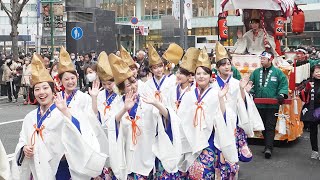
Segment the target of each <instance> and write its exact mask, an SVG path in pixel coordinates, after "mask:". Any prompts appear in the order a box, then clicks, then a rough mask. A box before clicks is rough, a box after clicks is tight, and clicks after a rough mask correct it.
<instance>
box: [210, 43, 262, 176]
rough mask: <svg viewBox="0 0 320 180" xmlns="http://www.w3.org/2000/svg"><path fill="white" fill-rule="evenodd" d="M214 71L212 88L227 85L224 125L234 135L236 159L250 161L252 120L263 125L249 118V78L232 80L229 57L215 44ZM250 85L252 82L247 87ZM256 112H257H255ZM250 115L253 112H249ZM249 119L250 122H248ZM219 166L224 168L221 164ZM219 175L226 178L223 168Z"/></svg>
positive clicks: (250, 101) (217, 88) (250, 100)
mask: <svg viewBox="0 0 320 180" xmlns="http://www.w3.org/2000/svg"><path fill="white" fill-rule="evenodd" d="M215 52H216V62H217V64H216V69H217V71H218V74H217V76H216V81H215V82H214V83H213V88H214V89H215V90H219V89H221V88H223V87H224V86H225V85H226V84H228V85H229V91H228V93H227V95H226V98H225V99H224V102H225V106H226V115H225V119H226V123H227V127H228V128H229V130H230V131H231V132H235V133H234V143H235V144H236V146H237V149H238V157H239V160H240V161H242V162H249V161H251V159H252V153H251V151H250V149H249V147H248V144H247V135H248V136H249V137H252V136H253V135H254V132H253V127H254V125H253V122H252V121H253V120H254V121H257V122H258V121H259V120H260V124H262V127H263V123H262V120H261V118H260V116H256V117H254V118H252V116H249V111H247V107H248V104H249V105H252V104H254V102H253V100H252V99H251V98H250V97H249V96H248V94H247V93H246V86H247V85H248V83H249V78H248V77H245V78H242V79H241V80H240V81H239V80H237V79H235V78H233V76H232V70H231V61H230V59H229V55H228V53H227V51H226V50H225V48H224V47H223V46H222V45H221V44H220V43H219V42H216V51H215ZM250 84H251V85H252V82H250V83H249V85H248V86H250ZM256 111H257V110H256ZM250 113H251V114H252V113H253V111H251V112H250ZM249 117H251V119H252V121H250V119H249ZM221 166H223V167H224V166H226V165H224V164H221ZM219 170H220V174H221V176H222V177H228V176H229V175H228V173H229V172H227V171H225V170H224V168H220V169H219Z"/></svg>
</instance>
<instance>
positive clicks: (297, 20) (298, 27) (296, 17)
mask: <svg viewBox="0 0 320 180" xmlns="http://www.w3.org/2000/svg"><path fill="white" fill-rule="evenodd" d="M304 23H305V18H304V12H303V11H302V10H301V9H299V10H297V11H294V12H293V15H292V20H291V28H292V32H293V33H295V34H301V33H303V31H304Z"/></svg>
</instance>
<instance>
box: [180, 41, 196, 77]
mask: <svg viewBox="0 0 320 180" xmlns="http://www.w3.org/2000/svg"><path fill="white" fill-rule="evenodd" d="M199 54H200V50H199V49H198V48H195V47H190V48H189V49H187V51H186V53H185V54H184V56H183V58H182V61H181V64H180V67H181V68H183V69H185V70H187V71H189V72H191V73H194V72H195V70H196V63H197V61H198V57H199Z"/></svg>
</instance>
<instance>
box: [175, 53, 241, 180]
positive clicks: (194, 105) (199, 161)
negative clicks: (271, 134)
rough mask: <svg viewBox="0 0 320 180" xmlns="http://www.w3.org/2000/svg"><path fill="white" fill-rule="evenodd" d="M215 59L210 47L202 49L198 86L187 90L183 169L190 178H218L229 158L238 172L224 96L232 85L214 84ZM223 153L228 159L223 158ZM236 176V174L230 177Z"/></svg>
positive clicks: (183, 117)
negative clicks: (211, 59) (212, 84)
mask: <svg viewBox="0 0 320 180" xmlns="http://www.w3.org/2000/svg"><path fill="white" fill-rule="evenodd" d="M210 68H211V63H210V61H209V57H208V54H207V52H206V50H205V49H204V50H202V51H201V53H200V55H199V57H198V61H197V63H196V70H195V81H196V83H197V85H198V86H197V87H195V88H193V89H192V90H191V91H189V92H187V93H186V94H185V97H184V98H183V99H182V101H181V103H180V106H179V109H178V116H179V118H180V119H181V125H180V133H181V144H182V154H183V157H182V158H181V160H180V163H179V170H180V171H182V172H187V177H185V178H186V179H194V180H196V179H214V178H215V171H216V169H217V168H219V167H218V164H219V162H223V161H228V162H230V164H232V166H230V167H227V168H229V169H228V170H229V171H231V172H234V173H233V174H232V176H234V175H235V174H236V172H237V169H238V167H237V165H236V164H235V163H236V162H238V155H237V149H236V146H235V143H234V141H233V140H232V139H234V138H233V137H234V136H233V132H230V131H229V130H228V128H227V125H226V123H225V120H224V114H225V104H224V101H223V98H224V96H225V95H226V93H227V92H228V86H225V87H224V88H223V89H221V90H219V91H216V90H214V89H213V88H212V87H211V86H210V77H211V74H212V71H211V69H210ZM221 152H222V153H223V155H224V159H221V158H220V157H222V156H221V154H222V153H221ZM230 178H232V177H230Z"/></svg>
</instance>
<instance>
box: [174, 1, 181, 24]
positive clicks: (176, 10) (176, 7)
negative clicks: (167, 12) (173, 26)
mask: <svg viewBox="0 0 320 180" xmlns="http://www.w3.org/2000/svg"><path fill="white" fill-rule="evenodd" d="M172 15H173V17H174V18H175V19H176V20H179V18H180V0H173V1H172Z"/></svg>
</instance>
